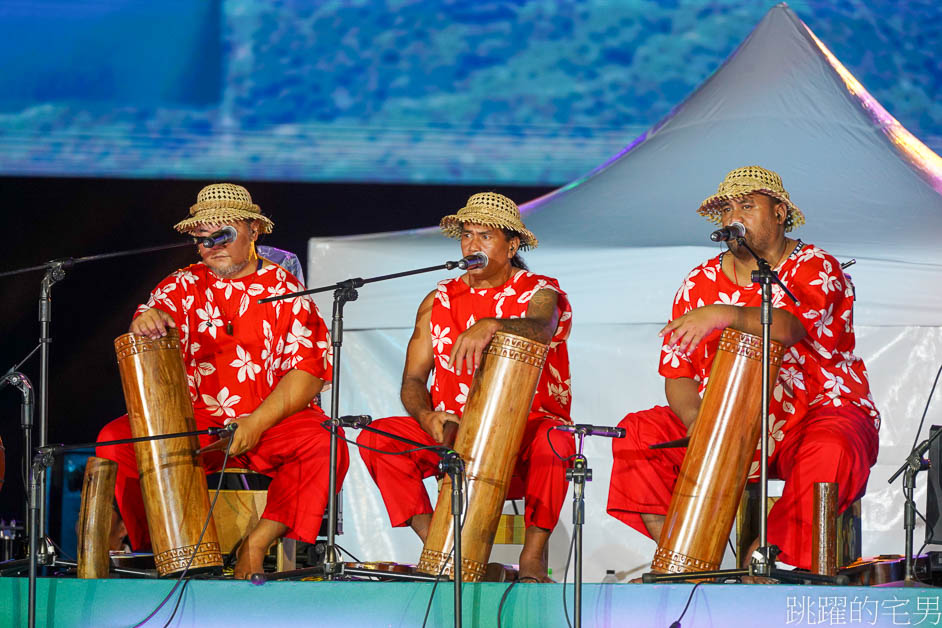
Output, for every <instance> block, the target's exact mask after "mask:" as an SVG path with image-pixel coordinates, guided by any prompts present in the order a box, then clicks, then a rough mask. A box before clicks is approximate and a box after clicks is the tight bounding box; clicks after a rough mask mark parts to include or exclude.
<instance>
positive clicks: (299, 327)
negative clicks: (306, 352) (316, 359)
mask: <svg viewBox="0 0 942 628" xmlns="http://www.w3.org/2000/svg"><path fill="white" fill-rule="evenodd" d="M310 335H311V330H310V329H308V328H307V327H305V326H304V325H303V324H302V323H301V321H299V320H298V319H294V322H293V323H292V324H291V331H290V332H288V335H287V337H286V338H285V341H286V344H285V350H284V352H285V353H288V354H292V353H297V352H298V349H300V348H301V347H307V348H308V349H311V348H313V347H314V345H313V344H312V343H311V341H310V340H309V339H308V336H310ZM279 353H281V352H280V351H279Z"/></svg>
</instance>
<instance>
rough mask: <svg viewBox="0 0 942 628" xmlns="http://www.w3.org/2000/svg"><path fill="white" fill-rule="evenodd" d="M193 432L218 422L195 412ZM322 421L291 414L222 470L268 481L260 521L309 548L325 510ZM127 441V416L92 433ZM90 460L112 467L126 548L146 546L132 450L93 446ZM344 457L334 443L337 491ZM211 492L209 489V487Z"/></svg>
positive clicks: (326, 439)
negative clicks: (110, 463)
mask: <svg viewBox="0 0 942 628" xmlns="http://www.w3.org/2000/svg"><path fill="white" fill-rule="evenodd" d="M195 418H196V428H197V429H200V430H204V429H206V428H208V427H220V426H221V425H222V420H223V418H222V417H214V416H209V415H208V413H205V412H197V413H196V417H195ZM326 418H327V417H326V416H324V414H323V413H322V412H318V411H316V410H314V409H311V408H305V409H304V410H302V411H301V412H298V413H297V414H293V415H291V416H289V417H287V418H285V419H283V420H282V421H281V422H279V423H278V424H276V425H274V426H272V427H270V428H268V429H267V430H265V432H264V433H263V434H262V437H261V439H260V440H259V442H258V444H257V445H256V446H255V447H254V448H252V449H251V450H249V451H247V452H245V453H244V454H242V455H240V456H234V457H233V456H230V458H229V462H228V463H227V464H226V466H227V467H240V468H247V469H251V470H253V471H256V472H258V473H262V474H264V475H268V476H271V478H272V481H271V485H270V486H269V487H268V501H267V503H266V504H265V512H264V513H263V514H262V517H263V518H265V519H270V520H272V521H278V522H280V523H283V524H285V525H286V526H288V530H289V532H288V534H287V536H288V537H289V538H292V539H299V540H302V541H306V542H308V543H313V542H314V541H315V540H316V539H317V533H318V531H319V530H320V527H321V520H322V518H323V516H324V510H325V508H326V507H327V495H328V486H327V484H328V475H329V473H330V463H329V460H330V433H329V432H328V431H327V430H325V429H324V428H323V427H321V425H320V423H321V421H323V420H325V419H326ZM130 437H131V427H130V423H129V421H128V417H127V415H124V416H123V417H120V418H118V419H115V420H114V421H112V422H110V423H108V424H107V425H105V427H103V428H102V430H101V432H99V434H98V441H99V442H101V441H106V440H118V439H121V438H130ZM199 439H200V446H201V447H205V446H206V445H208V444H209V443H210V442H212V441H213V440H215V438H214V437H211V436H205V435H204V436H200V437H199ZM219 453H221V452H213V454H214V455H212V456H209V455H207V456H203V457H202V458H203V466H204V467H205V468H206V472H207V473H211V472H213V471H217V470H219V467H220V466H221V465H222V459H223V457H222V455H217V454H219ZM95 455H97V456H99V457H101V458H107V459H108V460H113V461H115V462H117V463H118V478H117V483H116V486H115V494H116V497H117V500H118V510H120V511H121V517H122V519H124V524H125V526H127V529H128V538H129V539H130V541H131V547H133V548H134V549H135V550H141V549H145V548H147V547H149V546H150V535H149V533H148V531H147V517H146V513H145V512H144V500H143V498H142V497H141V485H140V480H139V478H138V472H137V458H136V457H135V455H134V446H133V445H131V444H126V445H105V446H102V447H98V448H97V449H96V451H95ZM348 465H349V456H348V454H347V444H346V443H345V442H343V441H339V443H338V447H337V488H338V490H339V488H340V486H341V484H342V482H343V478H344V476H345V475H346V473H347V467H348ZM210 488H212V487H210Z"/></svg>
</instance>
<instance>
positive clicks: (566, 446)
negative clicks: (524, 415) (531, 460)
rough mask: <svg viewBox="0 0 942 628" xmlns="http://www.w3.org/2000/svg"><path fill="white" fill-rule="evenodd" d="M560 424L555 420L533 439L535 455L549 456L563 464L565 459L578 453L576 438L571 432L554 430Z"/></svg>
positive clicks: (538, 456)
mask: <svg viewBox="0 0 942 628" xmlns="http://www.w3.org/2000/svg"><path fill="white" fill-rule="evenodd" d="M556 425H559V423H556V422H555V421H554V422H552V423H549V422H548V423H547V425H546V426H545V427H543V428H542V429H540V430H539V431H538V432H537V434H536V438H535V439H534V441H533V445H532V448H533V456H534V457H537V458H540V457H544V458H549V459H550V460H551V461H553V462H554V463H558V464H562V463H563V459H565V458H568V457H569V456H571V455H573V454H574V453H576V443H575V438H574V437H573V435H572V434H570V433H569V432H564V431H562V430H554V429H553V427H555V426H556Z"/></svg>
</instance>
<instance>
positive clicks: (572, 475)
mask: <svg viewBox="0 0 942 628" xmlns="http://www.w3.org/2000/svg"><path fill="white" fill-rule="evenodd" d="M558 427H559V426H557V427H554V428H553V429H558ZM574 428H575V429H572V430H570V429H567V430H565V431H567V432H568V431H572V432H574V433H575V434H576V436H577V437H578V439H579V447H578V450H577V453H576V455H575V456H573V457H572V467H570V468H569V469H566V479H567V480H569V481H571V482H572V535H573V541H574V544H575V546H576V550H575V552H576V558H575V565H574V566H573V571H574V576H573V580H574V582H573V589H574V593H573V613H574V614H575V619H574V620H573V625H574V626H575V628H581V626H582V527H583V525H584V524H585V483H586V482H590V481H592V469H590V468H589V461H588V459H587V458H586V457H585V455H584V454H583V453H582V447H583V444H584V442H585V437H586V436H589V435H591V436H608V437H609V438H624V437H625V432H624V430H621V432H620V433H614V431H613V433H609V434H600V433H597V432H592V431H591V428H592V426H591V425H576V426H574ZM617 429H621V428H617Z"/></svg>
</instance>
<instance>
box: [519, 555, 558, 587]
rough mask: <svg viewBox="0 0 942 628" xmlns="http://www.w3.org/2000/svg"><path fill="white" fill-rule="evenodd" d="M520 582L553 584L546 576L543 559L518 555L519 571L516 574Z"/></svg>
mask: <svg viewBox="0 0 942 628" xmlns="http://www.w3.org/2000/svg"><path fill="white" fill-rule="evenodd" d="M517 580H518V581H520V582H553V580H551V579H550V578H549V576H548V575H547V569H546V562H544V561H543V558H542V557H540V558H535V557H528V556H524V555H523V554H521V555H520V570H519V571H518V572H517Z"/></svg>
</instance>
